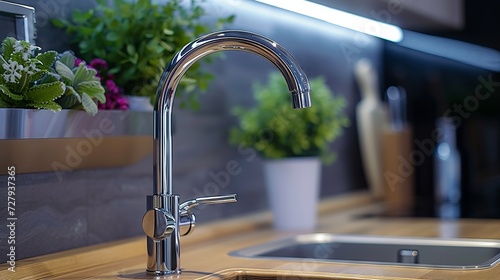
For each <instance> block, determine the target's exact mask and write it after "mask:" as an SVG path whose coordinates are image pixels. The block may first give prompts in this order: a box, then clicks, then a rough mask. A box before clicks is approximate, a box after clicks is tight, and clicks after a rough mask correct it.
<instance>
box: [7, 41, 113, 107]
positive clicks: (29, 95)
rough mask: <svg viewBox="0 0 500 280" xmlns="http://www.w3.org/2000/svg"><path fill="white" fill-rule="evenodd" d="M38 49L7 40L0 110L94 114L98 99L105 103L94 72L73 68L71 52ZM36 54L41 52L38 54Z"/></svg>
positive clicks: (81, 67) (80, 67) (85, 68)
mask: <svg viewBox="0 0 500 280" xmlns="http://www.w3.org/2000/svg"><path fill="white" fill-rule="evenodd" d="M40 50H41V49H40V47H37V46H33V45H31V44H30V43H28V42H26V41H18V40H16V39H14V38H12V37H7V38H5V40H4V41H3V42H2V52H1V55H0V63H1V68H0V107H3V108H27V109H47V110H53V111H59V110H61V109H62V108H65V109H80V108H82V109H84V110H85V111H87V112H88V113H89V114H91V115H95V114H96V113H97V104H96V102H97V100H98V101H101V102H106V99H105V97H104V88H103V87H102V86H101V84H100V80H99V78H98V77H96V74H97V72H96V71H95V70H93V69H89V68H87V67H86V66H85V64H80V65H78V66H77V67H74V63H75V57H74V56H73V54H72V53H70V52H65V53H63V54H62V55H58V53H57V52H55V51H47V52H43V53H42V52H40ZM37 52H40V53H38V54H37Z"/></svg>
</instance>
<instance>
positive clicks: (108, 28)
mask: <svg viewBox="0 0 500 280" xmlns="http://www.w3.org/2000/svg"><path fill="white" fill-rule="evenodd" d="M107 2H108V1H106V0H97V6H96V7H95V8H94V9H90V10H88V11H84V12H81V11H74V12H73V14H72V19H71V20H65V19H54V20H53V23H54V24H55V25H56V26H58V27H61V28H64V29H65V30H66V31H67V33H68V34H70V35H71V36H72V37H71V39H72V41H73V42H74V43H76V44H77V46H78V50H79V52H78V55H79V56H80V57H82V58H83V59H84V60H87V61H90V60H91V59H93V58H102V59H104V60H106V61H107V62H108V64H109V66H110V67H111V68H110V70H109V72H110V73H111V74H114V75H115V77H116V82H117V84H118V85H120V86H122V87H123V88H124V89H125V94H128V95H139V96H150V97H153V96H154V95H155V94H156V87H157V85H158V81H159V79H160V76H161V73H162V72H163V70H164V69H165V67H166V66H167V64H168V62H169V61H170V60H171V59H172V57H173V55H174V54H175V53H176V52H177V51H178V50H180V49H181V47H183V46H184V45H186V44H187V43H189V42H190V41H192V40H194V39H196V38H197V37H199V36H200V35H202V34H205V33H207V32H208V31H209V30H210V29H211V27H210V26H209V25H207V24H206V23H203V22H202V21H201V18H202V16H203V15H204V14H205V11H204V9H203V7H202V6H201V5H200V2H203V0H190V1H180V0H170V1H166V2H165V3H162V4H157V3H154V2H155V1H154V0H137V1H128V0H114V1H113V5H112V6H108V3H107ZM182 2H188V3H182ZM232 20H233V17H232V16H230V17H227V18H220V19H218V20H217V22H216V23H215V24H214V25H215V28H216V29H217V28H220V27H221V26H222V25H223V24H225V23H229V22H231V21H232ZM205 62H206V60H205ZM211 79H212V75H210V74H209V73H207V72H205V71H203V70H202V68H201V65H200V64H199V63H197V64H195V65H193V66H192V67H191V68H190V70H189V71H188V73H186V75H185V77H184V78H183V80H182V81H181V83H180V87H179V93H181V92H182V93H183V94H182V95H183V97H182V99H181V100H182V101H181V102H182V105H186V104H189V105H191V106H193V107H197V106H198V104H197V102H196V100H197V98H196V95H195V89H201V90H204V89H206V88H207V86H208V83H209V81H210V80H211Z"/></svg>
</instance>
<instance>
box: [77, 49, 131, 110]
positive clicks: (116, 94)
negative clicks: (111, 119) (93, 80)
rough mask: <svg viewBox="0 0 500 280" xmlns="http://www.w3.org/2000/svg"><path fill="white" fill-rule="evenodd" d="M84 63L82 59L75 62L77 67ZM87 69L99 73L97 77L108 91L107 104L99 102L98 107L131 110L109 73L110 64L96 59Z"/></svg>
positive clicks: (106, 93) (101, 108)
mask: <svg viewBox="0 0 500 280" xmlns="http://www.w3.org/2000/svg"><path fill="white" fill-rule="evenodd" d="M82 62H84V61H83V60H82V59H77V60H76V61H75V66H77V65H78V64H80V63H82ZM87 67H89V68H92V69H94V70H96V71H97V75H96V76H97V77H98V78H99V79H100V80H101V84H102V86H103V87H104V89H105V90H106V92H105V93H104V95H105V96H106V103H101V102H99V103H98V105H97V107H98V108H99V109H100V110H103V109H104V110H115V109H118V110H127V109H128V108H129V104H128V100H127V98H125V95H124V94H123V89H122V88H121V87H119V86H118V85H117V84H116V83H115V77H114V75H113V74H110V73H109V71H108V64H107V62H106V61H105V60H104V59H101V58H94V59H92V60H91V61H90V63H89V64H88V65H87Z"/></svg>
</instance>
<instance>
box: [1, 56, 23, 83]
mask: <svg viewBox="0 0 500 280" xmlns="http://www.w3.org/2000/svg"><path fill="white" fill-rule="evenodd" d="M2 67H3V69H5V73H3V78H4V79H5V80H6V81H7V82H11V83H15V82H16V78H17V79H19V78H21V73H20V72H21V71H23V69H24V68H23V66H22V65H20V64H19V63H17V61H12V59H9V61H8V63H3V64H2Z"/></svg>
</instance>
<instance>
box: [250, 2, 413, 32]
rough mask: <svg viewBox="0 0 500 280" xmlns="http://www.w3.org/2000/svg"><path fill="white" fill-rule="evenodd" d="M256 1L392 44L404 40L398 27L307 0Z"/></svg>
mask: <svg viewBox="0 0 500 280" xmlns="http://www.w3.org/2000/svg"><path fill="white" fill-rule="evenodd" d="M256 1H258V2H261V3H264V4H268V5H271V6H275V7H278V8H281V9H285V10H288V11H291V12H295V13H298V14H302V15H305V16H308V17H312V18H315V19H319V20H322V21H325V22H328V23H331V24H335V25H338V26H342V27H345V28H348V29H351V30H355V31H358V32H362V33H365V34H369V35H372V36H375V37H378V38H382V39H385V40H389V41H392V42H400V41H401V40H402V39H403V31H402V30H401V28H399V27H397V26H394V25H391V24H387V23H383V22H380V21H375V20H371V19H368V18H365V17H361V16H357V15H354V14H350V13H347V12H343V11H340V10H336V9H332V8H329V7H326V6H323V5H320V4H316V3H313V2H309V1H305V0H286V1H284V0H256Z"/></svg>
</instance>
